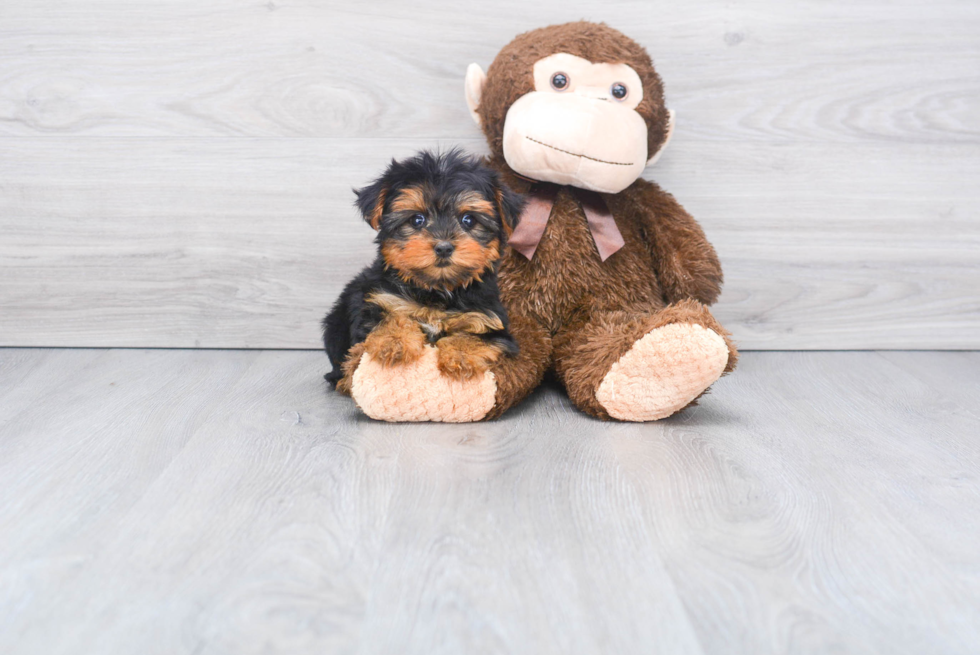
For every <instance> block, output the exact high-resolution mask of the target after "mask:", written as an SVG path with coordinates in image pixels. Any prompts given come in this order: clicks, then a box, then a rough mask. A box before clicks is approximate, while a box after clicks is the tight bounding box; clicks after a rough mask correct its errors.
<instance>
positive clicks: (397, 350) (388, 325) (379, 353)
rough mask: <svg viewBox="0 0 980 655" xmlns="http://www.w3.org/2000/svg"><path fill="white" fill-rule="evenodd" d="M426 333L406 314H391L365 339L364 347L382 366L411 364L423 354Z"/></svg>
mask: <svg viewBox="0 0 980 655" xmlns="http://www.w3.org/2000/svg"><path fill="white" fill-rule="evenodd" d="M424 347H425V334H423V332H422V328H421V327H419V324H418V323H417V322H416V321H414V320H412V319H411V318H408V317H406V316H399V315H397V314H390V315H389V316H388V317H387V318H385V320H383V321H382V322H381V324H380V325H378V327H376V328H374V330H372V331H371V334H369V335H368V337H367V339H365V340H364V349H365V352H367V353H368V354H369V355H371V357H373V358H374V359H376V360H378V361H379V362H380V363H381V365H382V366H395V365H397V364H411V363H412V362H414V361H416V360H418V358H419V357H421V356H422V348H424Z"/></svg>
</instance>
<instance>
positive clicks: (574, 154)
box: [524, 135, 633, 166]
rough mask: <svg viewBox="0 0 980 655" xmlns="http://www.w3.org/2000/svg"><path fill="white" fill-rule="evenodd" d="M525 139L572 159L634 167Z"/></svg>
mask: <svg viewBox="0 0 980 655" xmlns="http://www.w3.org/2000/svg"><path fill="white" fill-rule="evenodd" d="M524 138H525V139H527V140H528V141H533V142H534V143H537V144H538V145H541V146H544V147H545V148H551V149H552V150H557V151H558V152H563V153H565V154H566V155H571V156H572V157H581V158H582V159H588V160H591V161H597V162H599V163H600V164H609V165H610V166H632V165H633V164H624V163H622V162H618V161H606V160H605V159H596V158H595V157H589V156H588V155H579V154H577V153H574V152H570V151H568V150H562V149H561V148H556V147H555V146H549V145H548V144H547V143H545V142H544V141H538V140H537V139H532V138H531V137H529V136H526V135H525V137H524Z"/></svg>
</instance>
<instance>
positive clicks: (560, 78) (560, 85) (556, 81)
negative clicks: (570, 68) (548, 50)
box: [551, 73, 568, 91]
mask: <svg viewBox="0 0 980 655" xmlns="http://www.w3.org/2000/svg"><path fill="white" fill-rule="evenodd" d="M551 88H553V89H555V90H556V91H564V90H565V89H567V88H568V75H565V74H564V73H555V74H554V75H552V76H551Z"/></svg>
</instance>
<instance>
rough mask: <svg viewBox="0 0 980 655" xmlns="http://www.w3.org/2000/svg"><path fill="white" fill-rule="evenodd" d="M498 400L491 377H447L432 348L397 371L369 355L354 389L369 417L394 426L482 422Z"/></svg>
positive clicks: (359, 368)
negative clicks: (421, 423) (470, 378)
mask: <svg viewBox="0 0 980 655" xmlns="http://www.w3.org/2000/svg"><path fill="white" fill-rule="evenodd" d="M496 394H497V382H496V380H495V379H494V377H493V373H491V372H490V371H487V372H486V373H484V374H483V375H482V376H478V377H476V378H474V379H472V380H452V379H450V378H448V377H446V376H444V375H442V373H440V372H439V358H438V353H437V351H436V349H435V348H434V347H432V346H429V345H427V346H425V349H424V352H423V353H422V357H421V358H419V359H418V360H416V361H414V362H412V363H411V364H403V365H398V366H382V365H381V364H380V363H379V362H378V361H376V360H374V359H372V358H371V356H370V355H369V354H367V353H365V354H364V356H363V357H362V358H361V362H360V364H358V366H357V370H356V371H354V375H353V377H352V383H351V396H353V397H354V401H355V402H356V403H357V405H358V407H360V408H361V409H362V410H364V413H365V414H367V415H368V416H370V417H371V418H373V419H377V420H380V421H391V422H417V421H440V422H444V423H466V422H469V421H479V420H480V419H482V418H483V417H484V416H486V415H487V412H489V411H490V409H491V408H492V407H493V403H494V398H495V396H496Z"/></svg>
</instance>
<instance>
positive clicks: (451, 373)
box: [436, 335, 500, 380]
mask: <svg viewBox="0 0 980 655" xmlns="http://www.w3.org/2000/svg"><path fill="white" fill-rule="evenodd" d="M436 348H437V349H438V350H439V371H440V372H441V373H442V374H443V375H445V376H447V377H450V378H453V379H454V380H472V379H473V378H475V377H478V376H481V375H483V374H484V373H486V372H487V371H488V370H490V366H491V364H493V363H494V362H495V361H496V360H497V358H498V357H499V356H500V350H499V349H498V348H496V347H494V346H492V345H490V344H488V343H487V342H485V341H484V340H483V339H479V338H477V337H472V336H463V335H454V336H450V337H444V338H442V339H439V341H437V342H436Z"/></svg>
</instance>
